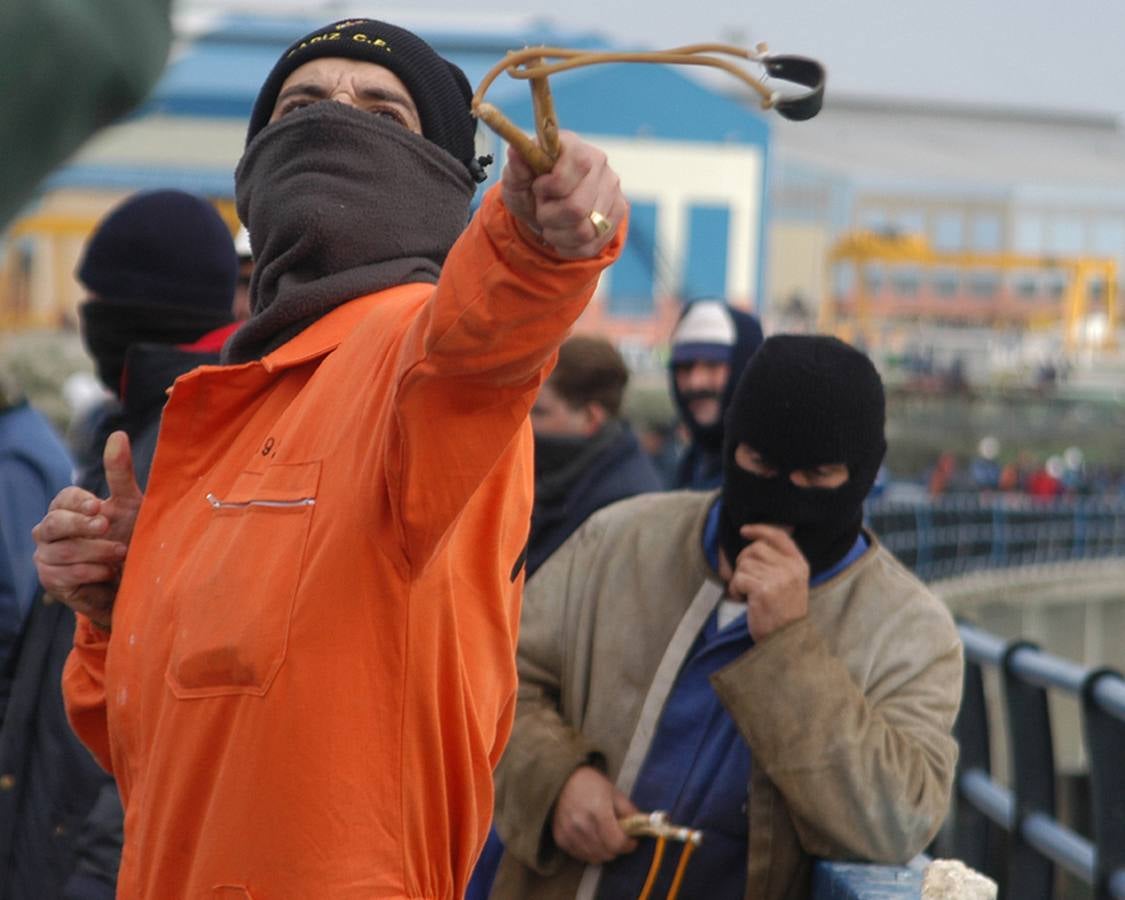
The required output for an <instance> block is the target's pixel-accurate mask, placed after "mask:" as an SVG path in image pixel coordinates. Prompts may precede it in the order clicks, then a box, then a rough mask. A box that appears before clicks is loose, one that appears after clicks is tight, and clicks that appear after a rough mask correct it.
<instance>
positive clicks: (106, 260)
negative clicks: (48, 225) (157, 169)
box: [76, 190, 238, 313]
mask: <svg viewBox="0 0 1125 900" xmlns="http://www.w3.org/2000/svg"><path fill="white" fill-rule="evenodd" d="M76 274H77V276H78V280H79V281H80V282H82V284H83V285H84V286H85V287H86V288H87V289H88V290H89V291H90V292H92V293H94V294H96V295H98V296H99V297H102V298H105V299H112V300H129V301H144V302H146V303H153V304H163V305H166V306H182V307H190V308H192V309H198V310H215V311H216V312H224V313H226V312H229V311H230V307H231V302H232V301H233V299H234V283H235V280H236V279H237V277H238V256H237V255H236V254H235V250H234V240H233V238H232V237H231V233H230V230H229V229H228V228H227V226H226V224H225V223H224V222H223V220H222V218H221V217H220V216H219V214H218V213H217V212H216V211H215V208H214V207H213V206H211V204H210V203H208V202H207V201H206V200H204V199H202V198H201V197H196V196H194V195H193V194H187V193H184V192H183V191H175V190H163V191H142V192H141V193H138V194H133V195H132V196H130V197H129V198H127V199H126V200H125V201H124V202H122V203H121V204H119V205H118V206H117V207H115V208H114V209H113V210H111V211H110V213H109V214H108V215H107V216H106V217H105V218H104V219H103V220H102V221H101V223H100V224H99V225H98V227H97V230H96V231H95V232H94V234H93V236H92V237H91V238H90V241H89V243H88V244H87V245H86V250H85V253H84V254H83V257H82V259H81V261H80V262H79V264H78V269H77V272H76Z"/></svg>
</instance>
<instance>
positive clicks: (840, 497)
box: [719, 334, 887, 574]
mask: <svg viewBox="0 0 1125 900" xmlns="http://www.w3.org/2000/svg"><path fill="white" fill-rule="evenodd" d="M885 420H886V404H885V400H884V396H883V382H882V380H881V379H880V378H879V373H878V372H877V371H876V370H875V366H874V365H873V364H872V363H871V360H869V359H868V358H867V357H866V356H865V355H864V354H863V353H861V352H860V351H858V350H856V349H855V348H854V347H851V346H849V345H848V344H845V343H844V342H843V341H840V340H837V339H836V338H833V337H825V336H821V335H816V336H813V335H792V334H782V335H775V336H773V337H771V338H769V339H768V340H767V341H766V342H765V343H764V344H762V346H761V348H759V350H758V352H757V353H756V354H754V358H753V359H752V360H751V361H750V365H749V366H747V368H746V371H745V373H744V374H743V376H742V378H741V379H740V380H739V382H738V386H737V388H736V389H735V393H734V396H733V398H732V399H731V404H730V408H729V410H728V411H727V419H726V438H725V440H724V443H723V488H722V500H723V513H722V517H721V519H720V523H719V541H720V544H721V546H722V548H723V551H724V553H725V554H726V556H727V560H728V561H729V562H730V563H731V564H732V565H733V564H734V562H735V560H736V559H737V558H738V554H739V553H741V552H742V550H743V549H744V548H745V547H746V545H747V544H748V543H749V542H748V541H747V540H746V539H745V538H743V537H742V536H741V535H740V534H739V533H738V532H739V528H740V527H741V526H743V525H749V524H755V523H762V524H768V525H791V526H793V529H794V530H793V541H794V542H795V543H796V544H797V546H798V547H799V548H800V550H801V552H802V553H803V554H804V555H805V558H806V559H807V560H808V563H809V568H810V570H811V571H812V572H813V574H816V573H817V572H823V571H825V570H826V569H828V568H830V567H831V566H832V565H833V564H834V563H836V562H838V561H839V560H841V559H842V558H843V557H844V556H845V555H846V554H847V552H848V551H849V550H850V549H851V548H852V546H853V545H854V544H855V541H856V538H857V537H858V535H859V531H860V528H861V527H862V523H863V500H864V498H865V497H866V496H867V493H868V491H870V490H871V486H872V484H874V482H875V475H876V473H877V472H878V470H879V465H880V464H881V463H882V461H883V455H884V454H885V453H886V450H887V442H886V439H885V437H884V434H883V427H884V423H885ZM739 444H746V445H747V446H748V447H750V448H751V449H753V450H755V451H756V452H757V453H759V454H760V455H761V456H762V457H763V458H764V459H765V461H766V462H768V463H769V464H770V465H771V466H773V467H775V468H776V469H777V470H778V474H777V475H776V476H773V477H770V478H765V477H762V476H758V475H753V474H751V473H750V472H747V471H746V470H745V469H743V468H742V467H741V466H739V465H738V464H737V463H736V462H735V461H734V452H735V449H736V448H737V447H738V445H739ZM839 462H842V463H846V464H847V466H848V480H847V481H846V482H845V483H844V484H842V485H840V486H839V487H837V488H800V487H797V486H796V485H795V484H793V482H792V481H790V479H789V475H790V474H791V473H792V472H793V471H795V470H798V469H808V468H812V467H814V466H818V465H826V464H829V463H839Z"/></svg>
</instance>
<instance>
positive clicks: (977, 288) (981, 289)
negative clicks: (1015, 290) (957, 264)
mask: <svg viewBox="0 0 1125 900" xmlns="http://www.w3.org/2000/svg"><path fill="white" fill-rule="evenodd" d="M966 282H967V285H968V288H969V293H970V294H972V295H973V296H974V297H994V296H996V294H997V293H999V291H1000V274H999V273H998V272H992V271H987V270H982V271H976V272H973V273H971V274H970V275H969V277H968V278H967V279H966Z"/></svg>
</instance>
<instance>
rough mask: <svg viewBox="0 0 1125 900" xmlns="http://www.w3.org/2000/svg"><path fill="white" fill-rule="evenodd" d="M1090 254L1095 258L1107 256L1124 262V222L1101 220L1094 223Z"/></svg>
mask: <svg viewBox="0 0 1125 900" xmlns="http://www.w3.org/2000/svg"><path fill="white" fill-rule="evenodd" d="M1092 238H1093V239H1092V240H1091V242H1090V252H1091V253H1093V254H1094V255H1095V256H1109V257H1112V258H1114V259H1116V260H1118V261H1119V262H1125V222H1122V221H1121V220H1119V219H1101V220H1099V221H1097V222H1095V223H1094V228H1093V235H1092Z"/></svg>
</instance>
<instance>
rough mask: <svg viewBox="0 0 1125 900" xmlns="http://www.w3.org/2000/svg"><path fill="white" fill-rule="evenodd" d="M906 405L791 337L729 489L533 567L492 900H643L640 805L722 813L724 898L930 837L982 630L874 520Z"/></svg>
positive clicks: (802, 881) (740, 432) (764, 371)
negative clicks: (638, 899) (889, 426)
mask: <svg viewBox="0 0 1125 900" xmlns="http://www.w3.org/2000/svg"><path fill="white" fill-rule="evenodd" d="M883 421H884V399H883V386H882V383H881V381H880V378H879V375H878V373H877V372H876V370H875V367H874V366H873V365H872V363H871V361H870V360H868V359H867V357H866V356H864V355H863V354H862V353H860V352H859V351H857V350H855V349H853V348H852V347H849V346H848V345H847V344H844V343H842V342H841V341H838V340H836V339H835V338H829V337H810V336H795V335H779V336H775V337H771V338H769V339H768V340H766V341H765V342H764V343H763V344H762V346H761V347H760V348H759V349H758V351H757V353H756V354H755V355H754V357H753V359H752V360H751V362H750V364H749V365H748V366H747V368H746V371H745V372H744V374H743V376H742V378H741V379H740V380H739V381H738V384H737V387H736V388H735V389H734V391H733V394H732V397H731V400H730V405H729V408H728V410H727V418H726V437H725V443H724V450H723V462H724V474H723V484H722V489H721V491H720V492H712V493H701V492H688V491H680V492H674V493H666V494H656V495H652V494H650V495H645V496H641V497H635V498H632V499H629V500H625V501H622V502H621V503H618V504H615V505H614V506H611V507H608V508H607V509H604V510H602V511H600V512H598V513H595V514H594V515H593V516H592V517H591V518H590V520H589V521H588V522H587V523H586V525H584V526H583V527H582V528H580V529H579V530H578V531H577V532H576V533H575V534H574V535H573V536H572V537H571V539H570V540H568V541H567V542H566V543H565V544H563V546H562V547H561V548H559V550H558V551H557V552H556V553H555V554H554V555H553V556H552V557H551V558H550V559H548V560H547V561H546V562H545V563H544V564H543V567H542V568H541V569H540V570H539V571H538V572H537V573H536V575H535V577H534V578H532V579H531V580H530V581H529V582H528V585H527V590H526V591H525V594H524V604H523V613H522V617H521V621H520V643H519V655H518V661H519V667H520V676H521V681H520V690H521V702H520V707H519V710H518V712H517V715H516V724H515V729H514V731H513V737H512V740H511V742H510V743H509V745H508V750H507V752H506V753H505V756H504V758H503V759H502V760H501V763H500V766H499V767H498V769H497V773H496V778H497V797H498V801H497V814H496V823H497V830H498V832H499V834H500V837H501V838H502V839H503V841H504V843H505V845H506V848H507V852H506V856H505V857H504V859H503V860H502V862H501V866H500V869H499V871H498V873H497V878H496V882H495V887H494V890H493V893H492V895H491V896H492V897H493V898H494V900H516V898H520V900H522V898H525V897H539V896H543V897H562V896H574V893H575V889H576V887H577V886H578V885H579V884H584V885H586V887H587V889H590V895H591V896H595V897H598V898H614V897H632V896H637V894H638V893H639V892H640V891H641V888H642V886H643V885H644V884H645V882H646V878H647V875H648V872H649V868H650V864H651V861H652V859H653V847H652V843H651V842H650V841H640V842H638V841H635V840H631V839H629V838H628V837H627V836H626V835H625V834H624V833H623V832H622V830H621V828H620V826H619V824H618V819H619V818H620V817H622V816H627V815H631V814H634V813H636V812H638V811H639V812H649V811H652V810H665V811H666V812H667V813H668V816H669V818H670V820H671V821H672V822H674V823H675V824H676V825H681V826H686V827H688V828H692V829H698V830H699V831H702V833H703V841H702V844H701V845H700V846H699V848H698V849H697V850H696V851H695V855H694V856H693V857H692V862H691V865H690V866H689V867H688V868H687V870H686V873H685V877H684V880H683V883H682V885H681V889H682V891H683V895H684V896H690V897H708V898H712V900H742V898H743V897H755V898H761V900H782V898H787V897H795V896H806V895H807V894H808V891H809V880H810V872H811V858H812V857H813V856H822V857H829V858H833V857H835V858H848V859H866V860H872V861H887V862H902V861H904V860H907V859H909V858H910V857H912V856H913V855H914V854H916V853H917V852H919V851H920V850H921V849H922V848H923V847H924V846H925V845H926V844H927V843H928V842H929V841H930V840H931V838H932V837H933V835H934V833H935V832H936V831H937V829H938V826H939V825H940V824H941V821H942V819H943V817H944V815H945V810H946V805H947V803H948V800H949V794H950V789H951V784H952V779H953V772H954V764H955V761H956V758H957V747H956V743H955V741H954V740H953V737H952V733H951V732H952V728H953V721H954V718H955V717H956V713H957V706H958V702H959V700H960V686H961V667H962V662H961V647H960V640H959V638H958V634H957V629H956V627H955V626H954V624H953V620H952V618H951V617H950V615H949V612H948V610H947V609H946V608H945V607H944V605H943V604H942V603H941V602H940V601H939V600H938V599H937V598H936V597H934V596H933V594H931V593H930V592H929V590H927V588H926V587H925V586H924V585H923V584H922V583H921V582H919V581H918V579H916V578H915V577H914V576H913V575H911V574H910V573H909V572H908V571H907V570H906V569H904V568H903V567H902V565H901V564H900V563H899V562H898V561H897V560H895V558H894V557H893V556H892V555H891V554H890V553H888V552H887V550H886V549H885V548H883V547H882V546H881V545H880V544H879V542H878V540H877V539H876V537H875V536H874V535H873V534H871V533H870V532H867V531H864V529H863V525H862V503H863V498H864V496H865V495H866V494H867V491H868V490H869V489H870V487H871V484H872V481H873V480H874V477H875V472H876V470H877V469H878V467H879V462H880V460H881V459H882V458H883V454H884V451H885V450H886V443H885V440H884V437H883ZM642 625H643V627H641V626H642ZM623 726H624V727H623ZM751 823H753V824H752V825H751ZM671 868H672V867H666V868H665V870H664V871H662V872H661V874H660V876H659V878H658V880H657V883H656V887H655V889H654V894H655V895H656V896H660V895H662V893H663V892H665V891H666V890H667V887H668V884H669V882H670V881H671V879H672V877H673V873H672V870H671ZM543 872H551V873H553V874H551V875H549V876H544V875H542V874H540V873H543Z"/></svg>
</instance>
